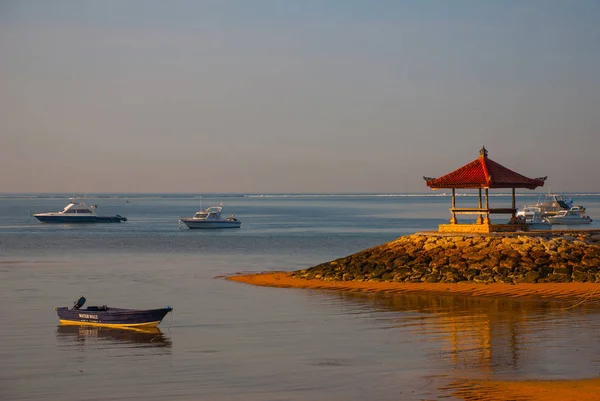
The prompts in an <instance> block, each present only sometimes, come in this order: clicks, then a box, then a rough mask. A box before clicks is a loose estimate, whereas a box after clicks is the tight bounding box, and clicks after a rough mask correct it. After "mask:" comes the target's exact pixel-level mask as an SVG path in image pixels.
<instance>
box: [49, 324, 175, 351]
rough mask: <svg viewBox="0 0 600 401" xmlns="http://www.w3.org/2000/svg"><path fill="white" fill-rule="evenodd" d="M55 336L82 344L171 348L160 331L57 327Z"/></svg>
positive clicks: (156, 329) (169, 340) (150, 329)
mask: <svg viewBox="0 0 600 401" xmlns="http://www.w3.org/2000/svg"><path fill="white" fill-rule="evenodd" d="M56 336H57V337H58V338H59V339H60V338H63V339H73V340H75V341H82V342H97V343H99V342H104V341H108V342H113V343H123V344H135V345H136V346H138V347H168V348H170V347H171V339H170V338H169V337H167V336H165V335H164V334H163V333H162V332H161V331H160V329H158V328H156V327H153V328H149V329H114V328H108V327H101V326H64V325H59V326H58V327H57V329H56Z"/></svg>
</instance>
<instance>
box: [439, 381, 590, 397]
mask: <svg viewBox="0 0 600 401" xmlns="http://www.w3.org/2000/svg"><path fill="white" fill-rule="evenodd" d="M448 390H450V392H451V393H452V394H453V395H454V396H456V397H458V398H461V399H463V400H465V401H475V400H488V401H506V400H514V401H529V400H530V401H554V400H561V401H572V400H577V401H598V400H600V379H587V380H552V381H550V380H539V381H484V380H462V381H457V382H455V383H453V384H452V385H451V386H450V387H449V388H448Z"/></svg>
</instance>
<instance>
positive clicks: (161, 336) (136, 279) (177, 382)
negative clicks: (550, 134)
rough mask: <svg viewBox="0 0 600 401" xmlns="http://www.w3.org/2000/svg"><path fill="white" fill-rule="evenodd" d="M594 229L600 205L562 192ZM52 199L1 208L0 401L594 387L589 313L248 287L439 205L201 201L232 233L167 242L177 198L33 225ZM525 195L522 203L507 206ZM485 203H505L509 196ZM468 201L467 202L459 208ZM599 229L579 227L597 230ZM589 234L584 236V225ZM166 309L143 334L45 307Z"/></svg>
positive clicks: (191, 199)
mask: <svg viewBox="0 0 600 401" xmlns="http://www.w3.org/2000/svg"><path fill="white" fill-rule="evenodd" d="M572 197H573V198H574V199H575V203H576V204H581V205H584V206H585V207H586V208H587V211H588V214H589V215H590V216H592V218H594V217H596V219H597V220H598V221H600V196H599V195H597V194H572ZM67 198H68V196H65V195H61V194H52V195H42V196H30V195H4V196H0V323H1V324H0V362H1V363H0V399H2V400H135V399H143V400H164V399H168V400H312V399H322V400H366V399H368V400H423V399H427V400H432V399H445V400H453V399H456V398H454V395H453V394H452V391H451V390H448V384H449V383H451V382H452V381H453V380H455V379H456V378H460V377H473V378H494V379H510V378H519V379H557V378H584V377H597V375H598V374H599V373H600V348H598V347H597V343H598V340H599V336H600V334H598V333H600V307H599V306H598V305H597V304H595V303H590V302H585V303H583V304H582V305H580V306H578V307H576V308H570V306H571V305H572V304H573V303H575V302H576V301H578V300H573V302H572V303H569V302H548V301H533V300H506V299H496V298H485V299H474V298H468V297H456V296H447V297H440V296H423V295H419V296H417V295H381V294H379V295H378V294H360V293H349V292H339V291H323V290H299V289H277V288H263V287H254V286H250V285H245V284H240V283H234V282H230V281H227V280H224V279H223V278H222V277H223V276H225V275H231V274H236V273H240V272H260V271H270V270H285V271H291V270H297V269H303V268H307V267H310V266H313V265H315V264H318V263H321V262H324V261H328V260H332V259H334V258H337V257H342V256H346V255H349V254H351V253H354V252H357V251H360V250H362V249H365V248H368V247H371V246H375V245H379V244H382V243H385V242H387V241H390V240H393V239H395V238H397V237H398V236H400V235H406V234H410V233H413V232H415V231H425V230H432V229H435V228H436V227H437V225H438V224H440V223H443V222H446V221H447V220H448V218H449V213H448V208H449V207H450V198H449V196H443V194H441V196H431V194H428V195H427V196H426V195H418V194H417V195H411V196H408V195H401V194H391V195H387V196H384V195H373V194H362V195H205V196H203V197H202V205H203V206H205V207H206V206H211V205H216V204H218V203H219V202H221V201H222V202H223V206H224V213H225V214H229V213H235V215H236V216H237V217H238V218H239V219H240V220H242V228H241V229H226V230H208V231H204V230H188V229H182V230H180V229H179V227H178V224H177V218H178V217H182V216H186V215H191V214H192V213H193V212H195V211H196V210H197V209H198V208H199V207H200V200H199V199H198V197H197V196H193V195H185V194H143V195H125V194H122V195H117V194H101V195H97V196H96V197H95V198H93V200H90V202H91V203H95V204H98V205H99V208H98V212H99V214H107V215H109V214H117V213H118V214H121V215H123V216H126V217H127V218H128V219H129V220H128V222H126V223H123V224H104V225H46V224H40V223H38V222H37V221H35V219H31V218H30V216H29V212H30V211H36V212H38V211H51V210H60V209H61V208H62V207H63V206H64V205H65V203H66V200H67ZM537 198H538V195H529V196H519V197H518V204H519V205H522V204H526V203H535V201H536V200H537ZM491 202H492V203H493V204H494V205H497V204H500V205H510V198H509V197H507V196H504V195H500V196H495V197H492V198H491ZM463 203H464V204H465V205H467V204H469V205H473V204H475V203H476V200H475V198H473V197H468V196H465V197H461V198H459V204H463ZM598 221H594V222H593V223H592V225H591V227H596V228H598V227H600V226H599V225H598ZM588 227H589V226H588ZM81 295H84V296H85V297H86V298H87V299H88V303H89V304H92V305H93V304H106V305H110V306H121V307H132V308H155V307H162V306H167V305H170V306H172V307H173V308H174V312H173V313H172V314H170V315H168V316H167V317H166V318H165V320H164V321H163V322H162V323H161V325H160V326H159V328H158V329H157V330H155V331H151V332H136V331H131V330H114V329H103V328H93V327H59V326H58V318H57V316H56V313H55V311H54V310H53V307H56V306H70V305H72V303H73V301H75V300H76V299H77V298H78V297H79V296H81Z"/></svg>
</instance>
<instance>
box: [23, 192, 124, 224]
mask: <svg viewBox="0 0 600 401" xmlns="http://www.w3.org/2000/svg"><path fill="white" fill-rule="evenodd" d="M96 207H97V205H88V204H87V203H85V202H84V201H83V199H79V198H71V199H69V204H68V205H67V206H65V208H64V209H63V210H61V211H60V212H46V213H35V214H32V216H33V217H35V218H36V219H38V220H39V221H41V222H42V223H69V224H71V223H120V222H122V221H127V218H125V217H122V216H120V215H118V214H117V215H116V216H98V215H97V214H96Z"/></svg>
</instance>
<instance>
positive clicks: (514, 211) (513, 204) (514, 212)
mask: <svg viewBox="0 0 600 401" xmlns="http://www.w3.org/2000/svg"><path fill="white" fill-rule="evenodd" d="M512 210H513V212H512V217H513V219H514V218H515V217H517V202H516V199H515V189H514V188H513V189H512Z"/></svg>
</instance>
